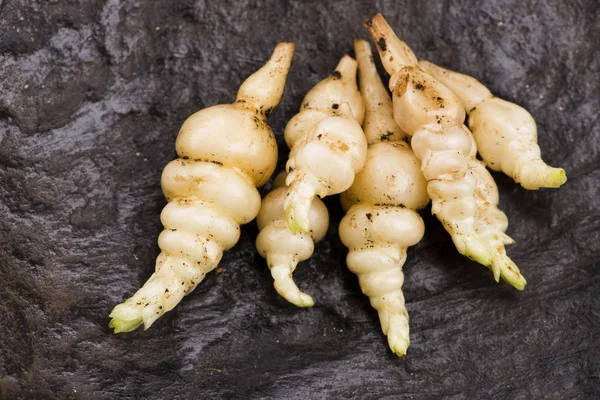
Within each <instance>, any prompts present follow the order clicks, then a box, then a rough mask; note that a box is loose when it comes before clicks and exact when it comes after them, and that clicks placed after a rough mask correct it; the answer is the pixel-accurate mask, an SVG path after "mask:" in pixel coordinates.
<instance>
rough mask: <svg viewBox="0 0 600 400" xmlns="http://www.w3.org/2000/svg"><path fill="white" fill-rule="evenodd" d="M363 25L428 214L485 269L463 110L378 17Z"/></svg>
mask: <svg viewBox="0 0 600 400" xmlns="http://www.w3.org/2000/svg"><path fill="white" fill-rule="evenodd" d="M364 25H365V27H366V28H367V30H368V31H369V33H370V35H371V37H372V38H373V41H374V42H375V43H376V45H377V49H378V51H379V55H380V58H381V61H382V63H383V66H384V68H385V69H386V70H387V72H388V73H389V74H390V76H391V78H390V82H389V88H390V90H391V92H392V97H393V108H394V118H395V120H396V123H397V124H398V125H399V126H400V129H402V131H404V132H406V133H407V134H408V135H409V136H411V146H412V149H413V151H414V153H415V155H416V156H417V158H418V159H419V160H420V162H421V170H422V172H423V175H424V176H425V179H426V180H427V192H428V194H429V196H430V197H431V201H432V212H433V213H434V214H435V215H436V216H437V218H438V219H439V220H440V221H441V222H442V224H443V225H444V227H445V229H446V231H448V233H449V234H450V235H451V237H452V241H453V242H454V245H455V246H456V248H457V250H458V251H459V252H460V253H461V254H464V255H465V256H467V257H469V258H471V259H473V260H475V261H477V262H479V263H481V264H483V265H485V266H490V265H491V264H492V256H491V254H490V253H489V251H488V250H487V249H486V246H485V245H484V244H483V243H482V241H481V240H480V239H479V238H478V237H477V234H476V232H475V214H476V211H477V205H476V202H475V190H476V186H477V181H476V178H475V176H473V174H471V173H470V172H469V154H470V153H471V151H472V146H473V142H472V140H471V138H470V135H469V134H468V132H467V131H465V129H464V128H463V122H464V119H465V110H464V107H463V106H462V104H461V103H460V100H459V99H458V98H457V97H456V96H455V95H454V94H453V93H452V91H451V90H450V89H448V88H447V87H446V86H444V85H443V84H442V83H441V82H439V81H438V80H436V79H435V78H433V77H432V76H431V75H429V74H427V73H426V72H425V71H423V70H422V69H421V68H420V67H419V65H418V63H417V58H416V57H415V55H414V53H413V52H412V50H410V48H409V47H408V46H407V45H406V44H405V43H404V42H403V41H401V40H400V39H399V38H398V37H397V36H396V34H395V33H394V31H393V30H392V28H391V27H390V26H389V25H388V23H387V22H386V21H385V19H384V18H383V16H382V15H381V14H377V15H376V16H375V17H373V18H372V19H370V20H367V21H365V22H364Z"/></svg>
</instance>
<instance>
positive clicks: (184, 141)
mask: <svg viewBox="0 0 600 400" xmlns="http://www.w3.org/2000/svg"><path fill="white" fill-rule="evenodd" d="M293 54H294V44H293V43H279V44H277V46H276V47H275V50H274V52H273V54H272V56H271V58H270V59H269V61H268V62H267V63H266V64H265V65H264V66H263V67H262V68H261V69H259V70H258V71H256V72H255V73H254V74H252V75H251V76H250V77H249V78H248V79H246V81H245V82H244V83H243V84H242V85H241V87H240V89H239V91H238V94H237V97H236V101H235V102H234V103H233V104H224V105H216V106H212V107H209V108H206V109H203V110H201V111H198V112H196V113H195V114H193V115H192V116H190V117H189V118H188V119H187V120H186V121H185V122H184V123H183V126H182V127H181V130H180V131H179V134H178V136H177V140H176V144H175V147H176V150H177V155H178V156H179V158H178V159H176V160H174V161H172V162H171V163H169V164H168V165H167V166H166V167H165V169H164V171H163V173H162V177H161V185H162V190H163V193H164V195H165V197H166V199H167V201H168V204H167V206H166V207H165V208H164V209H163V211H162V213H161V222H162V224H163V226H164V230H163V231H162V233H161V234H160V236H159V238H158V245H159V247H160V249H161V253H160V255H159V256H158V258H157V260H156V270H155V272H154V274H152V276H151V277H150V279H149V280H148V281H147V282H146V283H145V284H144V286H143V287H142V288H141V289H140V290H138V291H137V292H136V293H135V294H134V295H133V296H132V297H131V298H129V299H128V300H126V301H125V302H124V303H122V304H119V305H117V306H116V307H115V308H114V309H113V311H112V313H111V314H110V317H111V318H112V320H111V322H110V325H109V326H110V327H111V328H114V331H115V333H119V332H129V331H132V330H134V329H136V328H137V327H138V326H140V325H141V324H143V325H144V328H145V329H147V328H149V327H150V326H151V325H152V324H153V323H154V322H155V321H156V320H157V319H158V318H159V317H160V316H162V315H163V314H164V313H165V312H167V311H170V310H171V309H173V308H174V307H175V306H176V305H177V304H178V303H179V302H180V301H181V299H182V298H183V297H184V296H185V295H187V294H189V293H190V292H191V291H192V290H194V289H195V288H196V286H197V285H198V283H200V282H201V281H202V280H203V279H204V276H205V275H206V274H207V273H208V272H210V271H211V270H213V269H214V268H215V267H216V266H217V265H218V263H219V261H220V260H221V257H222V256H223V252H224V251H225V250H228V249H229V248H231V247H233V246H234V245H235V244H236V243H237V241H238V239H239V236H240V225H241V224H246V223H248V222H250V221H252V220H253V219H254V218H255V217H256V215H257V214H258V211H259V209H260V201H261V199H260V194H259V193H258V190H257V189H256V188H257V187H259V186H261V185H263V184H264V183H265V182H266V181H267V180H268V179H269V178H270V176H271V175H272V173H273V171H274V169H275V165H276V163H277V142H276V141H275V137H274V135H273V132H272V130H271V128H270V127H269V125H268V124H267V115H268V114H269V112H270V111H271V109H272V108H274V107H275V106H276V105H277V104H278V103H279V100H280V99H281V95H282V94H283V88H284V85H285V80H286V77H287V73H288V70H289V67H290V63H291V60H292V57H293Z"/></svg>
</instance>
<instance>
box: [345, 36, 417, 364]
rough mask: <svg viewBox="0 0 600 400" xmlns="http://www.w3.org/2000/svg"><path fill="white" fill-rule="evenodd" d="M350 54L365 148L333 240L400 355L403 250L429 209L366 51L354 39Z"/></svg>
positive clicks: (404, 334) (404, 322)
mask: <svg viewBox="0 0 600 400" xmlns="http://www.w3.org/2000/svg"><path fill="white" fill-rule="evenodd" d="M354 48H355V53H356V57H357V60H358V63H359V73H360V91H361V93H362V94H363V97H364V99H365V103H366V115H365V121H364V124H363V126H364V129H365V134H367V135H368V136H367V137H368V141H369V148H368V151H367V160H366V162H365V166H364V168H363V169H362V170H361V171H360V172H359V173H358V174H357V176H356V179H355V180H354V183H353V184H352V186H351V187H350V188H349V189H348V190H347V191H346V192H344V193H342V196H341V200H342V205H343V207H344V209H346V210H347V214H346V215H345V216H344V218H343V219H342V221H341V222H340V227H339V234H340V238H341V240H342V242H343V243H344V245H345V246H346V247H348V249H349V253H348V256H347V258H346V264H347V266H348V268H349V269H350V270H351V271H352V272H354V273H355V274H356V275H357V276H358V279H359V283H360V287H361V289H362V292H363V293H364V294H365V295H367V296H369V300H370V302H371V305H372V306H373V308H375V309H376V310H377V312H378V314H379V320H380V322H381V329H382V331H383V333H384V334H385V335H387V338H388V344H389V346H390V349H391V350H392V351H393V352H394V353H396V354H397V355H399V356H402V355H404V354H405V353H406V350H407V348H408V346H409V343H410V340H409V326H408V312H407V310H406V307H405V302H404V295H403V293H402V284H403V283H404V275H403V273H402V266H403V265H404V262H405V260H406V251H407V248H408V247H409V246H413V245H415V244H416V243H418V242H419V241H420V240H421V238H422V237H423V234H424V229H425V227H424V224H423V220H422V219H421V217H420V216H419V214H417V212H416V210H418V209H421V208H423V207H425V206H426V205H427V203H428V202H429V197H428V195H427V188H426V187H427V182H426V181H425V178H424V177H423V174H422V172H421V170H420V163H419V160H418V159H417V158H416V157H415V155H414V153H413V152H412V150H411V148H410V146H409V145H408V144H407V143H406V142H405V141H403V138H404V137H405V136H404V133H403V132H402V131H401V130H400V129H399V127H398V126H397V124H396V123H395V122H394V118H393V112H392V102H391V100H390V98H389V95H388V94H387V91H386V90H385V87H384V86H383V84H382V83H381V80H380V78H379V76H378V74H377V70H376V69H375V65H374V64H373V57H372V54H371V49H370V47H369V44H368V43H367V42H365V41H362V40H358V41H355V43H354Z"/></svg>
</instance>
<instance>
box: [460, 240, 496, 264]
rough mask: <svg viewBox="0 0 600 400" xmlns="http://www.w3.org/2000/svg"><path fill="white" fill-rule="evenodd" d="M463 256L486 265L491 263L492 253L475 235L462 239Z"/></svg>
mask: <svg viewBox="0 0 600 400" xmlns="http://www.w3.org/2000/svg"><path fill="white" fill-rule="evenodd" d="M464 246H465V250H464V253H463V254H464V255H465V257H467V258H469V259H471V260H473V261H475V262H478V263H479V264H481V265H484V266H486V267H488V266H490V265H492V255H491V254H490V253H489V252H488V251H487V249H486V248H485V246H483V244H482V243H481V242H480V241H479V239H477V238H476V237H475V236H469V237H467V238H466V239H465V240H464Z"/></svg>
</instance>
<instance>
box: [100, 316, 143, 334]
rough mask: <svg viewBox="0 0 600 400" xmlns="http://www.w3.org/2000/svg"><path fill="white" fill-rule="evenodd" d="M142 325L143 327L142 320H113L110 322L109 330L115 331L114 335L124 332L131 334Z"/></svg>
mask: <svg viewBox="0 0 600 400" xmlns="http://www.w3.org/2000/svg"><path fill="white" fill-rule="evenodd" d="M140 325H142V319H141V318H140V319H139V320H123V319H118V318H113V319H111V320H110V323H109V324H108V327H109V328H113V329H114V333H115V334H117V333H122V332H131V331H134V330H136V329H137V328H138V327H139V326H140Z"/></svg>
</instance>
